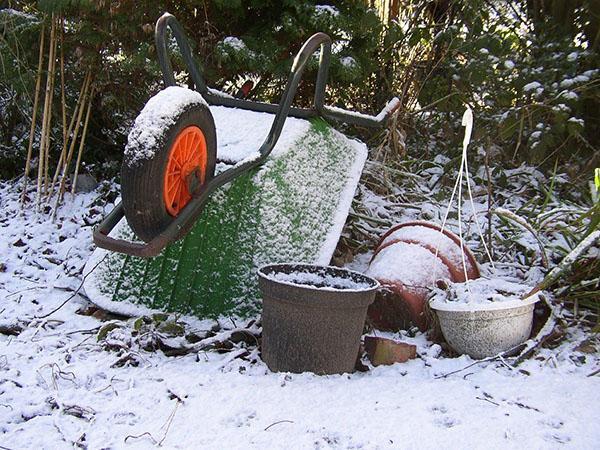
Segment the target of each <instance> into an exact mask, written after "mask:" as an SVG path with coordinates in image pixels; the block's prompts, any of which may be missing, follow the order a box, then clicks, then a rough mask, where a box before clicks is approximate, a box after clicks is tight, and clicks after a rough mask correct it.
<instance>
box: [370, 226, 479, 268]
mask: <svg viewBox="0 0 600 450" xmlns="http://www.w3.org/2000/svg"><path fill="white" fill-rule="evenodd" d="M396 239H400V240H415V241H418V242H419V243H421V242H423V243H428V244H429V245H431V247H432V248H434V249H435V250H436V251H439V253H440V254H442V255H444V256H445V257H446V258H448V260H449V261H450V262H451V263H453V264H454V265H455V266H456V267H462V265H463V258H462V255H461V250H460V245H459V244H457V243H456V242H454V241H453V240H452V239H450V238H449V237H448V236H446V235H445V234H443V233H441V232H440V231H438V230H434V229H432V228H430V227H428V226H425V225H415V226H410V227H402V228H399V229H398V230H396V231H394V232H393V233H390V235H389V236H388V237H386V238H385V239H384V240H383V242H382V243H381V246H383V245H385V244H386V243H388V242H391V241H393V240H396ZM465 262H467V263H469V260H468V259H466V260H465ZM469 267H470V264H469ZM469 267H468V268H467V269H469Z"/></svg>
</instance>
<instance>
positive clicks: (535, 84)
mask: <svg viewBox="0 0 600 450" xmlns="http://www.w3.org/2000/svg"><path fill="white" fill-rule="evenodd" d="M541 87H542V85H541V84H540V83H539V82H538V81H532V82H531V83H527V84H526V85H525V86H523V91H524V92H529V91H533V90H534V89H538V88H541Z"/></svg>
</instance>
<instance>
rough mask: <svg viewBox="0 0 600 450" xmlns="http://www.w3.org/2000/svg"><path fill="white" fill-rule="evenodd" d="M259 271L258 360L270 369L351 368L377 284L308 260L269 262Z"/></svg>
mask: <svg viewBox="0 0 600 450" xmlns="http://www.w3.org/2000/svg"><path fill="white" fill-rule="evenodd" d="M258 275H259V280H258V282H259V287H260V290H261V292H262V296H263V311H262V326H263V334H262V358H263V360H264V361H265V363H266V364H267V366H268V367H269V369H271V370H272V371H275V372H296V373H299V372H314V373H317V374H334V373H347V372H352V371H353V370H354V365H355V363H356V357H357V355H358V349H359V346H360V337H361V335H362V331H363V327H364V323H365V317H366V313H367V307H368V306H369V305H370V304H371V303H372V302H373V299H374V298H375V291H376V290H377V288H378V287H379V283H378V282H377V281H376V280H374V279H373V278H370V277H368V276H366V275H363V274H360V273H358V272H352V271H350V270H346V269H340V268H338V267H329V266H315V265H310V264H274V265H268V266H264V267H261V268H260V269H259V271H258Z"/></svg>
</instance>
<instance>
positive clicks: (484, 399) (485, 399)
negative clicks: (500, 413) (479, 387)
mask: <svg viewBox="0 0 600 450" xmlns="http://www.w3.org/2000/svg"><path fill="white" fill-rule="evenodd" d="M475 398H476V399H477V400H483V401H484V402H488V403H491V404H492V405H496V406H500V403H496V402H493V401H491V400H490V399H489V398H485V397H475Z"/></svg>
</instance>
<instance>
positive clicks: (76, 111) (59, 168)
mask: <svg viewBox="0 0 600 450" xmlns="http://www.w3.org/2000/svg"><path fill="white" fill-rule="evenodd" d="M86 83H87V73H86V75H85V76H84V78H83V84H82V85H81V90H80V91H79V96H78V97H77V103H76V104H75V109H74V110H73V116H71V120H70V122H69V128H68V129H67V138H66V139H64V140H63V151H64V157H63V158H62V161H60V160H59V164H57V166H56V170H55V172H54V177H52V192H51V193H50V195H52V194H54V186H55V185H56V182H57V181H58V177H59V175H60V174H61V173H62V169H63V167H64V164H65V163H66V160H67V148H68V146H69V142H70V139H77V136H76V135H75V136H71V133H72V132H73V127H74V126H75V120H76V118H77V116H78V115H79V109H80V108H81V102H82V100H83V93H84V90H85V84H86Z"/></svg>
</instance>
